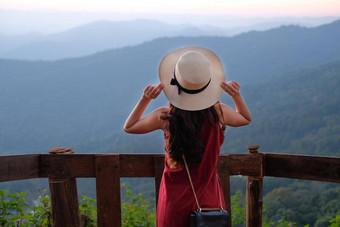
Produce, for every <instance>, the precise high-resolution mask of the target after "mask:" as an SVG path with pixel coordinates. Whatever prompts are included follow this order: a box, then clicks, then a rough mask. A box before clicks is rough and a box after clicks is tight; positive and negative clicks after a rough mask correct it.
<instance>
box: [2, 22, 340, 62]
mask: <svg viewBox="0 0 340 227" xmlns="http://www.w3.org/2000/svg"><path fill="white" fill-rule="evenodd" d="M333 23H335V22H333ZM327 26H328V25H326V27H327ZM286 27H287V28H290V27H296V28H297V26H286ZM319 27H323V26H319ZM301 29H303V28H302V27H301ZM306 29H307V28H306ZM308 29H309V30H308V31H309V32H311V31H312V30H313V28H308ZM232 30H233V31H234V32H233V31H232ZM236 30H238V32H237V33H235V31H236ZM248 30H249V29H244V30H242V29H241V30H240V29H237V28H235V29H223V28H219V27H213V26H200V27H198V26H193V25H189V24H181V25H170V24H166V23H162V22H159V21H156V20H141V19H140V20H134V21H119V22H114V21H95V22H92V23H89V24H85V25H82V26H78V27H75V28H73V29H69V30H66V31H64V32H59V33H55V34H51V35H45V36H44V35H39V34H27V35H25V36H23V37H22V38H20V36H19V37H18V36H10V37H8V36H0V44H1V45H0V57H2V58H7V59H26V60H56V59H62V58H70V57H80V56H84V55H89V54H93V53H95V52H98V51H102V50H105V49H112V48H120V47H123V46H131V45H136V44H140V43H143V42H145V41H150V40H152V39H156V38H159V37H175V36H196V37H197V36H229V35H235V34H238V33H241V32H242V31H248ZM260 30H261V29H260ZM273 30H275V29H273ZM241 36H242V35H241ZM35 39H36V41H34V40H35ZM237 39H239V38H237ZM29 40H31V41H30V42H29Z"/></svg>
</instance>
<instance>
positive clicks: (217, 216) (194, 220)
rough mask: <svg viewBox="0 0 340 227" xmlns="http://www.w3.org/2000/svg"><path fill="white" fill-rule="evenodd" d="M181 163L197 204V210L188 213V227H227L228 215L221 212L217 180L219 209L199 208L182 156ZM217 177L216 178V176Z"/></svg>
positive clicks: (225, 212) (224, 211)
mask: <svg viewBox="0 0 340 227" xmlns="http://www.w3.org/2000/svg"><path fill="white" fill-rule="evenodd" d="M182 157H183V161H184V165H185V169H186V171H187V174H188V178H189V181H190V185H191V189H192V192H193V193H194V197H195V200H196V204H197V210H196V211H192V212H191V213H190V227H209V226H211V227H229V214H228V211H226V210H223V207H222V198H221V192H220V185H219V182H218V179H217V190H218V197H219V199H220V208H201V207H200V205H199V203H198V199H197V196H196V193H195V189H194V185H193V183H192V180H191V176H190V172H189V168H188V165H187V162H186V160H185V157H184V155H183V156H182ZM216 177H217V176H216Z"/></svg>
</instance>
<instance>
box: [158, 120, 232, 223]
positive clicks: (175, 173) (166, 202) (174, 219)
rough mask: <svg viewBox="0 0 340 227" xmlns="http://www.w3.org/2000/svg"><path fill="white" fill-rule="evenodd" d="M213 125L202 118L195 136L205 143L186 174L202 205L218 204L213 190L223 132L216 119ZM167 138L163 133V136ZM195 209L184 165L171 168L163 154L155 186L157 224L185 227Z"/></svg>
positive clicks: (214, 206) (206, 206) (216, 205)
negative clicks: (163, 165)
mask: <svg viewBox="0 0 340 227" xmlns="http://www.w3.org/2000/svg"><path fill="white" fill-rule="evenodd" d="M217 124H218V125H217V126H216V127H213V126H211V124H210V123H209V121H207V122H206V124H205V126H204V128H203V131H202V133H201V135H200V136H199V139H200V140H201V142H202V143H203V145H205V151H204V154H203V158H202V161H201V163H200V164H199V165H198V166H196V167H190V166H189V169H190V175H191V178H192V181H193V184H194V188H195V191H196V195H197V198H198V202H199V204H200V206H201V207H202V208H208V207H210V208H217V207H220V202H219V196H218V191H217V177H216V174H217V160H218V157H219V154H220V148H221V146H222V144H223V141H224V134H223V132H222V130H221V129H220V126H219V123H218V122H217ZM167 139H168V138H167V137H166V136H165V140H167ZM218 180H219V181H220V183H219V185H220V190H221V197H222V203H223V208H224V209H226V206H225V202H224V198H223V191H222V188H221V180H220V178H218ZM193 210H197V205H196V202H195V198H194V195H193V192H192V189H191V186H190V182H189V179H188V175H187V173H186V170H185V167H183V168H177V169H171V168H170V167H169V165H168V160H167V154H166V155H165V167H164V172H163V176H162V181H161V185H160V189H159V197H158V205H157V218H156V220H157V227H181V226H183V227H187V226H189V214H190V212H191V211H193Z"/></svg>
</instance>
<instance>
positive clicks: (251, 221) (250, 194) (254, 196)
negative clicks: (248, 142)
mask: <svg viewBox="0 0 340 227" xmlns="http://www.w3.org/2000/svg"><path fill="white" fill-rule="evenodd" d="M259 148H260V146H248V147H247V149H248V151H249V153H251V154H253V155H261V157H262V154H259V153H258V149H259ZM260 165H261V166H260V168H261V173H260V175H259V176H248V177H247V194H246V203H247V218H246V226H247V227H261V226H262V205H263V198H262V197H263V195H262V186H263V159H261V163H260Z"/></svg>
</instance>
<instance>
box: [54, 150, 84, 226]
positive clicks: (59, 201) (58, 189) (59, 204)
mask: <svg viewBox="0 0 340 227" xmlns="http://www.w3.org/2000/svg"><path fill="white" fill-rule="evenodd" d="M49 153H50V154H55V155H62V154H72V153H74V152H73V149H66V148H52V149H51V150H50V151H49ZM48 181H49V188H50V193H51V207H52V225H53V227H59V226H60V227H68V226H70V227H78V226H80V213H79V205H78V193H77V182H76V179H75V178H73V177H65V178H48Z"/></svg>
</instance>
